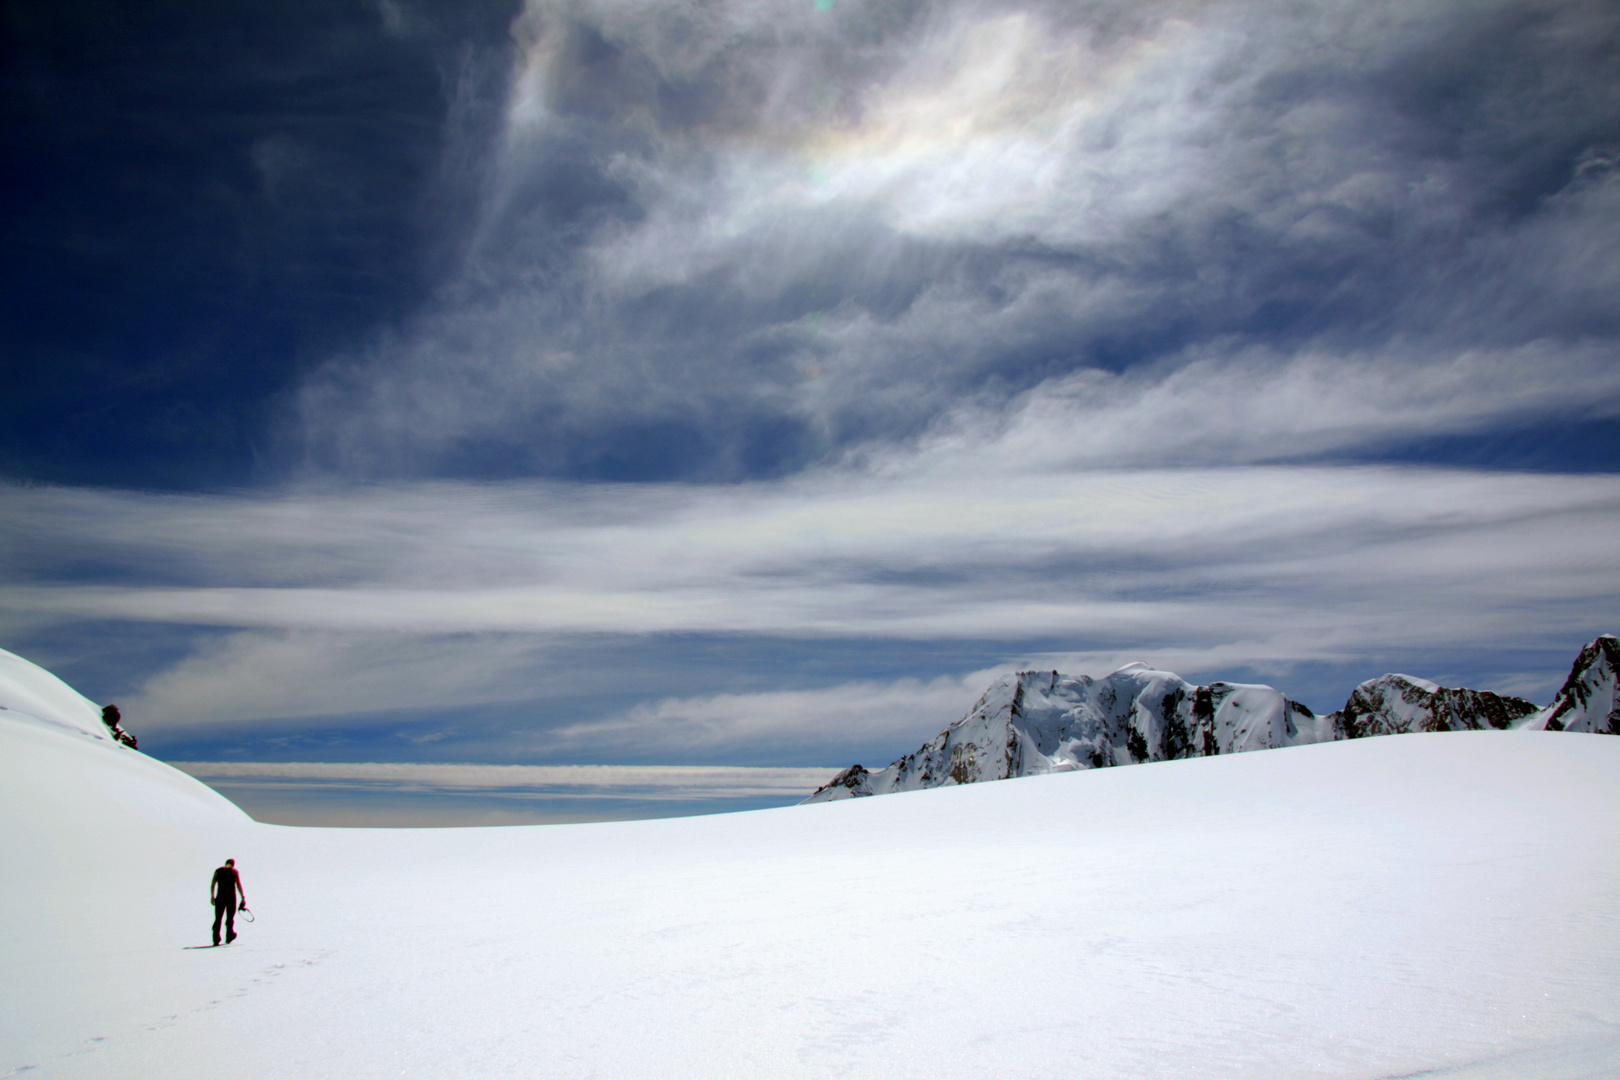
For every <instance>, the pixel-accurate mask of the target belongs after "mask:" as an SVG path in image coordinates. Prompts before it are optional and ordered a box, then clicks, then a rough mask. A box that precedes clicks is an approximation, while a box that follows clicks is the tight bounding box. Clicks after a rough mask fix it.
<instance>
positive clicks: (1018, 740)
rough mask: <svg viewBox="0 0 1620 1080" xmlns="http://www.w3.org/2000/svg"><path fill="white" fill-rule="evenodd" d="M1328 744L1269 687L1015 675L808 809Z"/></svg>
mask: <svg viewBox="0 0 1620 1080" xmlns="http://www.w3.org/2000/svg"><path fill="white" fill-rule="evenodd" d="M1332 737H1333V735H1332V730H1331V728H1330V727H1329V726H1327V725H1326V724H1325V723H1324V721H1323V719H1322V718H1319V717H1317V716H1315V715H1313V714H1312V713H1311V711H1310V710H1309V709H1307V708H1306V707H1305V706H1303V705H1300V704H1299V703H1297V702H1293V701H1289V700H1288V699H1287V698H1286V697H1284V696H1283V695H1282V694H1280V693H1279V692H1278V691H1276V690H1274V689H1273V688H1271V687H1269V686H1259V685H1248V684H1241V683H1212V684H1210V685H1209V686H1194V685H1193V684H1191V683H1189V682H1187V681H1186V680H1185V679H1183V678H1181V676H1179V675H1177V674H1175V673H1174V672H1169V671H1159V670H1156V669H1154V668H1151V667H1149V666H1148V665H1146V664H1142V663H1134V664H1127V665H1126V666H1125V667H1122V668H1119V669H1118V670H1116V671H1113V672H1110V673H1109V674H1107V675H1105V676H1103V677H1102V678H1099V679H1093V678H1091V677H1090V676H1084V675H1081V676H1073V675H1064V674H1062V673H1061V672H1058V671H1023V672H1019V673H1018V674H1016V675H1005V676H1002V677H1001V678H998V679H997V680H996V681H995V682H993V683H991V685H990V687H989V689H987V690H986V691H985V692H984V694H983V696H981V697H980V698H979V700H978V702H977V703H976V704H975V705H974V706H973V708H972V709H970V710H969V711H968V713H967V715H966V716H964V717H962V719H960V720H958V721H956V722H955V723H953V724H951V725H950V726H949V727H947V728H946V729H945V730H944V731H942V732H941V733H940V734H939V735H938V736H936V737H935V738H934V739H933V740H932V741H931V742H929V743H927V744H926V745H924V746H922V747H921V748H919V749H918V750H917V751H916V752H915V753H913V754H907V755H906V756H905V757H903V758H900V759H899V760H898V761H896V762H894V763H893V764H891V765H890V766H889V767H888V768H886V769H882V770H880V771H878V772H872V771H870V770H868V769H866V768H864V767H862V766H859V765H856V766H852V767H851V768H849V769H846V770H844V771H843V772H841V773H839V774H838V776H836V777H834V778H833V780H832V781H831V782H829V783H828V784H827V785H826V786H824V787H823V788H821V789H820V790H819V791H817V792H816V793H815V794H814V795H812V796H811V797H810V801H814V802H825V801H828V800H832V799H846V798H851V797H856V796H861V795H880V794H885V793H888V792H894V791H911V790H915V789H918V788H927V787H942V786H951V785H955V784H971V783H975V782H977V781H980V780H1002V779H1007V778H1009V777H1014V776H1035V775H1039V774H1042V773H1050V772H1067V771H1070V770H1073V769H1091V768H1100V767H1103V766H1106V765H1115V764H1133V763H1136V762H1143V761H1165V760H1171V759H1175V758H1186V757H1204V756H1208V755H1212V754H1223V753H1233V752H1236V751H1240V750H1255V749H1261V748H1264V747H1271V746H1291V745H1294V744H1296V743H1301V742H1319V741H1322V740H1323V739H1325V738H1332Z"/></svg>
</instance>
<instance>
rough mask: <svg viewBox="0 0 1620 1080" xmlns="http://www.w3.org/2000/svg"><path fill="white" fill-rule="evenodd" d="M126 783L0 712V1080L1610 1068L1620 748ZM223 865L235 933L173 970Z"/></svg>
mask: <svg viewBox="0 0 1620 1080" xmlns="http://www.w3.org/2000/svg"><path fill="white" fill-rule="evenodd" d="M1143 678H1149V676H1146V675H1144V676H1143ZM1246 714H1250V715H1260V713H1259V711H1257V710H1253V711H1250V712H1248V713H1246ZM148 765H154V766H155V765H156V763H148V762H147V759H145V758H144V757H143V756H142V755H139V754H136V753H132V752H129V751H126V750H123V749H121V748H116V747H113V746H110V745H106V744H104V743H99V742H97V741H95V740H93V739H89V738H85V737H83V736H77V735H73V734H71V733H68V732H65V731H61V730H59V729H52V728H50V727H49V726H48V725H42V724H27V723H21V722H6V723H0V820H3V821H4V823H5V828H4V831H3V833H0V841H3V842H0V888H3V892H0V904H3V910H0V926H3V927H4V931H3V935H0V994H3V1000H4V1001H5V1003H6V1008H5V1009H3V1010H0V1055H3V1056H0V1075H6V1074H7V1073H8V1072H10V1071H12V1070H18V1069H26V1070H27V1071H26V1073H25V1075H27V1076H29V1077H75V1078H77V1077H120V1078H122V1077H132V1076H154V1077H155V1076H163V1077H173V1078H182V1080H183V1078H190V1077H209V1078H225V1080H231V1078H262V1080H275V1078H279V1077H298V1078H325V1077H344V1078H351V1077H357V1078H369V1077H381V1076H404V1077H433V1078H442V1077H488V1076H497V1075H501V1076H507V1075H510V1076H525V1077H542V1078H544V1077H607V1078H613V1077H636V1078H643V1077H653V1078H657V1077H668V1078H687V1077H691V1078H698V1077H721V1076H723V1077H728V1078H748V1077H771V1078H779V1077H885V1078H887V1077H895V1076H902V1077H904V1076H929V1077H943V1078H947V1080H948V1078H954V1077H1003V1076H1016V1077H1028V1078H1040V1077H1063V1078H1072V1077H1076V1076H1084V1077H1088V1078H1098V1080H1109V1078H1124V1077H1163V1076H1199V1077H1213V1078H1245V1080H1247V1078H1299V1077H1344V1078H1372V1077H1383V1076H1391V1075H1410V1074H1415V1073H1420V1072H1421V1073H1424V1074H1425V1075H1431V1076H1448V1077H1471V1078H1476V1080H1485V1078H1491V1080H1503V1078H1508V1077H1525V1076H1537V1077H1550V1078H1574V1077H1599V1076H1605V1077H1606V1076H1612V1075H1615V1074H1616V1072H1617V1071H1620V821H1617V819H1616V815H1615V814H1614V812H1613V811H1614V807H1615V806H1617V805H1620V739H1612V738H1607V737H1600V736H1595V735H1583V734H1568V733H1555V732H1544V731H1506V732H1501V731H1479V732H1462V733H1454V734H1451V733H1448V734H1444V735H1435V734H1416V735H1409V736H1406V737H1404V738H1401V739H1363V740H1355V741H1346V742H1335V743H1327V744H1322V745H1314V746H1302V747H1295V748H1291V749H1282V750H1278V751H1277V752H1275V753H1269V754H1239V755H1231V756H1226V755H1222V756H1218V757H1211V758H1203V759H1198V760H1184V761H1170V762H1166V763H1163V764H1160V765H1156V766H1154V767H1153V768H1146V769H1107V770H1099V771H1083V772H1071V773H1068V774H1065V775H1048V776H1040V777H1034V778H1031V779H1029V780H1027V781H1025V782H1023V783H1019V784H977V785H968V786H964V787H953V788H949V789H942V790H930V791H920V792H916V793H913V794H909V795H907V796H905V797H903V798H893V799H861V800H856V801H847V802H841V803H836V804H833V805H824V806H801V807H790V808H786V809H782V810H768V811H758V812H753V813H744V814H727V815H716V816H712V817H700V818H686V819H670V820H663V821H642V822H621V823H603V824H595V825H572V826H542V827H527V828H506V829H446V830H403V829H401V830H340V829H292V828H283V827H277V826H265V825H257V824H254V823H252V822H250V821H247V820H246V819H245V818H243V817H242V816H241V815H240V814H237V813H235V812H234V811H232V810H230V809H229V808H228V807H226V806H221V805H220V804H219V802H218V801H216V800H212V799H210V798H208V797H206V796H205V795H201V794H198V793H197V792H195V791H194V790H190V789H186V788H185V787H184V786H183V785H176V784H173V783H170V782H169V780H168V779H167V778H166V777H165V775H164V774H163V773H162V772H161V767H158V768H152V767H148ZM227 855H230V856H235V857H236V858H237V859H238V861H239V864H240V866H241V868H242V872H243V879H244V883H245V885H246V888H247V893H248V897H249V899H250V901H251V903H252V906H253V908H254V910H255V911H256V912H257V913H258V916H259V918H258V921H257V922H256V923H255V924H253V925H251V926H247V927H245V928H244V930H245V932H244V937H243V939H242V941H240V942H238V944H236V945H234V946H231V947H229V948H226V949H187V948H186V946H194V945H201V944H204V943H206V941H207V934H208V930H207V925H208V918H209V910H208V906H207V886H208V877H209V874H210V872H211V871H212V869H213V867H214V866H215V865H217V864H218V863H219V861H220V860H221V859H222V858H224V857H225V856H227Z"/></svg>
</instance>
